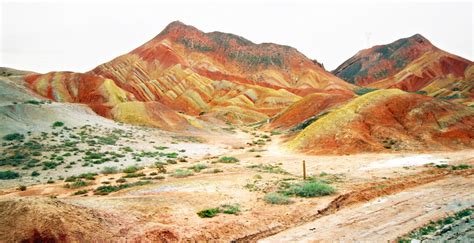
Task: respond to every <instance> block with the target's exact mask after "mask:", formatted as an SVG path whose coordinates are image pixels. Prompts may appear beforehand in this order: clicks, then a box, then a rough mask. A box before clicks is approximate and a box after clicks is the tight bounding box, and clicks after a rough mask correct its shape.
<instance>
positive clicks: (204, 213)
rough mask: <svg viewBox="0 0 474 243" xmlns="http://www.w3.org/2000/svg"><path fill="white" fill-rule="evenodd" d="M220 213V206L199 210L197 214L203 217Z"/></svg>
mask: <svg viewBox="0 0 474 243" xmlns="http://www.w3.org/2000/svg"><path fill="white" fill-rule="evenodd" d="M218 213H220V210H219V209H218V208H208V209H204V210H201V211H199V212H197V215H198V216H199V217H201V218H212V217H214V216H216V215H217V214H218Z"/></svg>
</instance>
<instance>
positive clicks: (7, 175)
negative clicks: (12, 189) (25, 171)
mask: <svg viewBox="0 0 474 243" xmlns="http://www.w3.org/2000/svg"><path fill="white" fill-rule="evenodd" d="M18 177H20V174H19V173H18V172H15V171H11V170H6V171H0V180H12V179H16V178H18Z"/></svg>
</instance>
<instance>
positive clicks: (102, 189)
mask: <svg viewBox="0 0 474 243" xmlns="http://www.w3.org/2000/svg"><path fill="white" fill-rule="evenodd" d="M150 183H151V181H137V182H133V183H125V184H120V185H117V186H110V185H107V186H99V187H97V188H96V189H95V190H94V194H95V195H107V194H109V193H111V192H116V191H120V190H122V189H125V188H129V187H134V186H142V185H146V184H150Z"/></svg>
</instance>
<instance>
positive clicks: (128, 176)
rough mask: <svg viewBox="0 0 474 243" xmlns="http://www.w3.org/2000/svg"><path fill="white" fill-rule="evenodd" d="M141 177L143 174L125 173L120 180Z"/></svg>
mask: <svg viewBox="0 0 474 243" xmlns="http://www.w3.org/2000/svg"><path fill="white" fill-rule="evenodd" d="M142 176H145V174H144V173H127V174H126V175H124V176H123V177H122V178H136V177H142Z"/></svg>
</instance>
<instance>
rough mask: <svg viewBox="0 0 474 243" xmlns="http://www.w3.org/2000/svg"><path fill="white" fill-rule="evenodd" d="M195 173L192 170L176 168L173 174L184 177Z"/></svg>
mask: <svg viewBox="0 0 474 243" xmlns="http://www.w3.org/2000/svg"><path fill="white" fill-rule="evenodd" d="M192 175H194V174H193V172H192V171H190V170H182V169H176V170H175V171H174V173H173V176H174V177H176V178H183V177H188V176H192Z"/></svg>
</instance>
